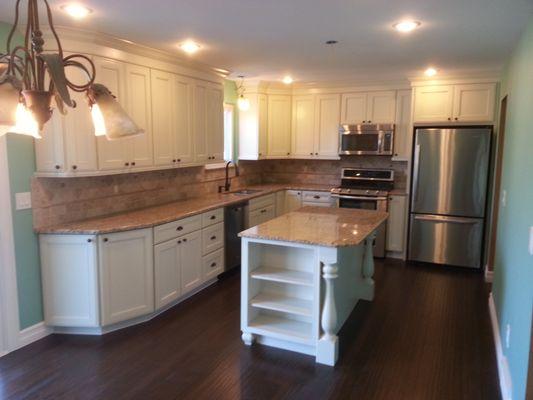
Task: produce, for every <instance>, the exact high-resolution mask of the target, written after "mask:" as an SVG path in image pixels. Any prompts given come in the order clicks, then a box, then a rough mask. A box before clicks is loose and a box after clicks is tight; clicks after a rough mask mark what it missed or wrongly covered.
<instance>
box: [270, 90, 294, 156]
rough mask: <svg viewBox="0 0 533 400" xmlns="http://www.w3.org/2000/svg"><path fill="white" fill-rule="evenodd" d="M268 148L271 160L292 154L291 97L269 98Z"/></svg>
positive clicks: (274, 96) (277, 96)
mask: <svg viewBox="0 0 533 400" xmlns="http://www.w3.org/2000/svg"><path fill="white" fill-rule="evenodd" d="M267 126H268V128H267V132H268V140H267V148H268V154H267V156H268V157H269V158H286V157H287V156H290V154H291V96H289V95H269V96H268V121H267Z"/></svg>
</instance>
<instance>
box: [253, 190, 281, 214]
mask: <svg viewBox="0 0 533 400" xmlns="http://www.w3.org/2000/svg"><path fill="white" fill-rule="evenodd" d="M275 196H276V195H275V194H274V193H272V194H269V195H266V196H261V197H258V198H256V199H252V200H250V201H249V202H248V207H249V208H250V211H254V210H258V209H260V208H264V207H268V206H274V205H275V204H276V197H275Z"/></svg>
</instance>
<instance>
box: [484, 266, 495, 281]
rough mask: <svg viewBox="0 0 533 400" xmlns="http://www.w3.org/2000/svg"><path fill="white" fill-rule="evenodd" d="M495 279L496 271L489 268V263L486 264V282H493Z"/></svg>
mask: <svg viewBox="0 0 533 400" xmlns="http://www.w3.org/2000/svg"><path fill="white" fill-rule="evenodd" d="M493 279H494V271H492V270H490V269H489V266H488V265H485V282H487V283H492V280H493Z"/></svg>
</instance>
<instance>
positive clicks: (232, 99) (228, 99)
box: [224, 79, 239, 161]
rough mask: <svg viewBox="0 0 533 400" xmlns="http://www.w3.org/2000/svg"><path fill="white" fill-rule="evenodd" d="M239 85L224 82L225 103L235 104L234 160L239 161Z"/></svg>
mask: <svg viewBox="0 0 533 400" xmlns="http://www.w3.org/2000/svg"><path fill="white" fill-rule="evenodd" d="M237 98H238V95H237V85H236V84H235V82H234V81H230V80H229V79H226V80H225V81H224V103H226V104H233V105H234V106H235V112H234V114H233V138H234V139H233V159H234V161H237V160H238V159H239V108H238V107H237Z"/></svg>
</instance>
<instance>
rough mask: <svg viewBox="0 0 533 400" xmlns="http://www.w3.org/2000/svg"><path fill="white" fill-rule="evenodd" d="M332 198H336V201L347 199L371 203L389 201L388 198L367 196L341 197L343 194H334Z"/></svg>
mask: <svg viewBox="0 0 533 400" xmlns="http://www.w3.org/2000/svg"><path fill="white" fill-rule="evenodd" d="M331 197H334V198H336V199H347V200H369V201H373V200H381V201H383V200H387V198H386V197H381V196H380V197H366V196H344V195H341V194H332V195H331Z"/></svg>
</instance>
